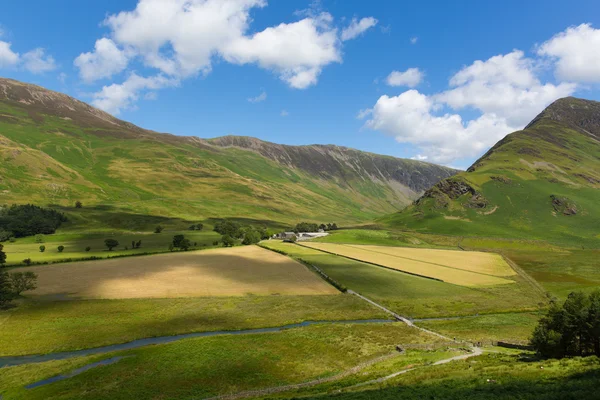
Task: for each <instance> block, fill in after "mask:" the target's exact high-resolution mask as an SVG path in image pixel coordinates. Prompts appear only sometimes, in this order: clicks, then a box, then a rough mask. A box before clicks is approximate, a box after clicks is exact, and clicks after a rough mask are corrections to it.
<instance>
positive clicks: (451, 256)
mask: <svg viewBox="0 0 600 400" xmlns="http://www.w3.org/2000/svg"><path fill="white" fill-rule="evenodd" d="M303 245H304V246H308V247H310V248H313V249H316V250H322V251H327V252H330V253H334V254H337V255H341V256H344V257H349V258H353V259H356V260H360V261H365V262H368V263H373V264H377V265H381V266H383V267H387V268H392V269H395V270H398V271H403V272H408V273H411V274H416V275H420V276H425V277H429V278H434V279H438V280H441V281H444V282H447V283H453V284H456V285H461V286H470V287H475V286H492V285H502V284H509V283H514V281H513V280H510V279H505V277H508V276H512V275H515V274H516V273H515V272H514V271H513V270H512V268H511V267H510V266H509V265H508V264H506V262H505V261H504V260H503V259H502V257H500V256H499V255H497V254H491V253H482V252H466V251H454V250H433V249H431V250H430V249H409V248H403V247H389V246H372V245H345V244H334V243H316V242H315V243H304V244H303Z"/></svg>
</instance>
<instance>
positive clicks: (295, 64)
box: [75, 0, 377, 89]
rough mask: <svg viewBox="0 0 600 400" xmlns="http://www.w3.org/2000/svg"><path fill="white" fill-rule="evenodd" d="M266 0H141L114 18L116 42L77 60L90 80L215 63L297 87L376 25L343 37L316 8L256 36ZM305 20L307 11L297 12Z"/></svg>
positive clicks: (360, 24) (356, 27) (196, 69)
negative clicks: (250, 69) (257, 15)
mask: <svg viewBox="0 0 600 400" xmlns="http://www.w3.org/2000/svg"><path fill="white" fill-rule="evenodd" d="M266 5H267V3H266V1H265V0H172V1H164V0H139V1H138V3H137V5H136V7H135V9H134V10H132V11H123V12H119V13H117V14H114V15H109V16H108V17H107V18H106V19H105V21H104V25H105V26H107V27H108V28H109V29H110V33H109V38H104V39H100V40H98V41H97V42H96V45H95V49H94V51H92V52H87V53H82V54H80V55H79V57H77V59H76V60H75V66H76V67H78V68H79V72H80V76H81V78H82V79H83V80H85V81H88V82H92V81H94V80H97V79H100V78H107V77H110V76H112V75H114V74H116V73H119V72H121V71H123V70H127V68H128V66H129V64H130V63H131V62H132V61H133V60H140V61H141V62H143V64H144V66H146V67H150V68H154V69H157V70H158V71H159V73H160V74H162V75H163V76H168V77H171V78H173V79H179V80H182V79H185V78H188V77H192V76H196V75H198V74H202V75H206V74H208V73H210V72H211V70H212V68H213V64H214V62H215V60H217V61H218V60H225V61H227V62H229V63H232V64H238V65H247V64H255V65H258V66H259V67H260V68H263V69H266V70H269V71H272V72H273V73H274V74H275V75H276V76H278V77H279V78H280V79H281V80H283V81H284V82H286V83H287V85H289V86H290V87H292V88H296V89H305V88H307V87H309V86H311V85H315V84H316V83H317V81H318V79H319V76H320V74H321V72H322V70H323V68H325V67H326V66H327V65H330V64H332V63H339V62H341V61H342V50H341V47H342V39H343V40H347V39H350V38H353V37H356V36H357V35H359V34H361V33H363V32H364V31H365V30H367V29H369V28H370V27H371V26H374V25H375V24H376V23H377V20H376V19H374V18H372V17H367V18H363V19H361V20H360V21H358V20H353V21H352V23H351V25H350V26H349V27H347V28H346V29H345V30H344V31H343V32H342V33H341V36H340V33H339V32H338V29H337V28H336V26H335V25H334V23H333V17H332V16H331V15H330V14H328V13H326V12H322V11H320V10H317V9H318V8H319V7H314V9H312V8H311V11H310V12H305V13H302V14H301V15H302V17H301V19H300V20H299V21H295V22H290V23H281V24H278V25H275V26H270V27H267V28H265V29H264V30H262V31H258V32H253V33H249V30H250V23H251V22H252V20H251V18H250V12H251V11H252V10H253V9H256V8H262V7H265V6H266ZM298 15H300V14H298Z"/></svg>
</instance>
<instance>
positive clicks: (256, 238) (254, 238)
mask: <svg viewBox="0 0 600 400" xmlns="http://www.w3.org/2000/svg"><path fill="white" fill-rule="evenodd" d="M260 239H261V235H260V233H259V232H258V231H255V230H248V231H247V232H246V234H245V235H244V240H242V244H243V245H249V244H255V243H258V242H260Z"/></svg>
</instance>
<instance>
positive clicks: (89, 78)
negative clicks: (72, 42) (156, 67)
mask: <svg viewBox="0 0 600 400" xmlns="http://www.w3.org/2000/svg"><path fill="white" fill-rule="evenodd" d="M128 62H129V60H128V57H127V55H126V53H125V51H122V50H120V49H119V48H118V47H117V45H116V44H115V42H113V41H112V40H111V39H108V38H102V39H99V40H97V41H96V44H95V46H94V51H93V52H89V53H82V54H80V55H79V56H78V57H77V58H76V59H75V61H74V62H73V64H75V66H76V67H77V68H79V75H80V76H81V79H83V80H84V81H86V82H93V81H96V80H98V79H102V78H110V77H111V76H113V75H114V74H118V73H119V72H121V71H123V70H124V69H125V68H127V64H128Z"/></svg>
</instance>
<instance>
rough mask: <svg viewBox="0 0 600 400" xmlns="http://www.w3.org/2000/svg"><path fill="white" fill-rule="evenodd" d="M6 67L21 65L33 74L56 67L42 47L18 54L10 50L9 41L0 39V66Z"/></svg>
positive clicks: (52, 59)
mask: <svg viewBox="0 0 600 400" xmlns="http://www.w3.org/2000/svg"><path fill="white" fill-rule="evenodd" d="M6 67H22V68H24V69H26V70H27V71H29V72H31V73H33V74H41V73H44V72H47V71H52V70H54V69H56V63H55V61H54V58H53V57H52V56H51V55H47V54H46V52H45V50H44V49H42V48H37V49H33V50H31V51H28V52H27V53H25V54H23V55H20V54H19V53H15V52H14V51H12V49H11V44H10V43H8V42H3V41H0V68H6Z"/></svg>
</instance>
